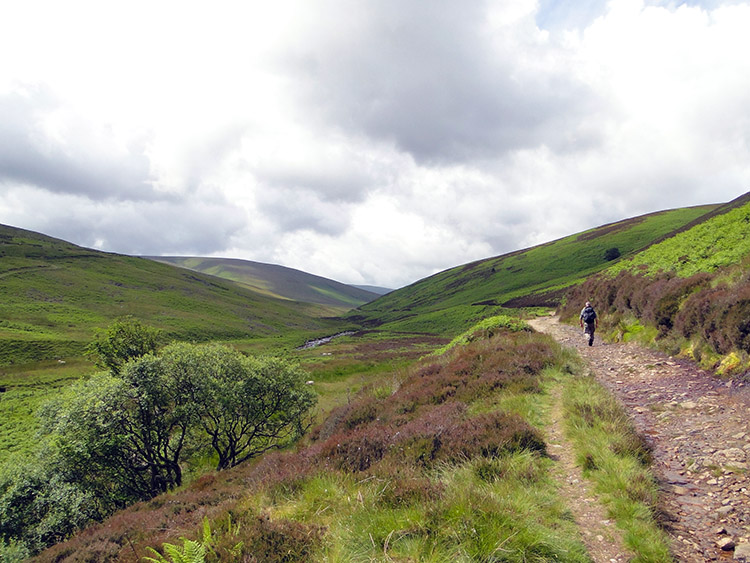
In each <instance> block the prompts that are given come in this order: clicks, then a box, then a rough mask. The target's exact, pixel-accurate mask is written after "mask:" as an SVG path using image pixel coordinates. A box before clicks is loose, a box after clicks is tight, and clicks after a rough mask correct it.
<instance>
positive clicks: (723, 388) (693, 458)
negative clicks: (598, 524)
mask: <svg viewBox="0 0 750 563" xmlns="http://www.w3.org/2000/svg"><path fill="white" fill-rule="evenodd" d="M532 324H533V325H534V327H535V328H536V329H537V330H540V331H542V332H546V333H548V334H550V335H551V336H553V337H554V338H555V339H556V340H558V341H559V342H561V343H562V344H564V345H568V346H573V347H575V348H577V349H578V351H579V353H580V354H581V356H583V358H584V359H585V360H586V361H587V363H588V365H589V367H590V369H591V371H592V372H593V373H594V375H595V376H596V378H597V379H598V380H599V381H600V382H601V383H602V384H603V385H604V386H605V387H607V388H608V389H609V390H610V391H611V392H612V393H613V394H614V395H615V396H616V397H618V399H619V400H620V401H621V402H622V404H623V405H624V406H625V407H626V409H627V411H628V413H629V414H630V415H631V417H632V419H633V421H634V423H635V425H636V427H637V428H638V430H639V431H640V432H641V433H642V434H643V435H644V436H646V437H647V439H648V441H649V442H650V443H651V445H652V446H653V456H654V467H653V469H654V472H655V474H656V476H657V478H658V479H659V481H660V483H661V485H662V490H663V499H664V506H663V518H664V522H665V526H666V527H667V529H668V531H669V533H670V536H671V538H672V550H673V552H674V554H675V557H676V558H677V560H678V561H686V562H705V561H715V560H729V561H731V560H738V561H744V560H747V561H750V478H749V477H748V468H750V463H749V462H750V385H748V384H744V383H741V382H737V381H734V382H729V381H724V380H721V379H718V378H716V377H715V376H713V375H711V374H709V373H707V372H705V371H703V370H701V369H699V368H698V367H696V366H695V365H694V364H693V363H692V362H688V361H685V360H678V359H674V358H671V357H669V356H666V355H664V354H661V353H659V352H655V351H653V350H648V349H644V348H642V347H640V346H637V345H635V344H610V343H602V341H601V340H600V339H598V338H597V339H596V341H595V343H594V346H592V347H589V346H588V345H587V342H586V341H585V340H584V338H583V334H582V331H580V330H579V329H578V328H577V327H572V326H568V325H564V324H560V323H559V322H558V321H557V318H556V317H544V318H540V319H537V320H535V321H534V322H533V323H532ZM576 478H577V477H573V479H576ZM605 539H606V538H605ZM605 543H606V542H605ZM612 549H613V550H614V552H619V549H618V547H617V546H616V545H615V546H614V547H613V548H612ZM603 557H605V558H602V559H597V560H601V561H620V560H621V557H622V555H620V554H619V553H618V554H617V555H616V556H609V555H605V556H603ZM606 557H609V558H606Z"/></svg>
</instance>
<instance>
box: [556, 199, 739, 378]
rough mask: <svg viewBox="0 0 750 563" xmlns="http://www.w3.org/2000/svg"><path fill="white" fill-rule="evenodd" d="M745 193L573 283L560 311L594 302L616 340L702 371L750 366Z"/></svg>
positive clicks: (570, 316) (568, 314)
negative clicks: (651, 347)
mask: <svg viewBox="0 0 750 563" xmlns="http://www.w3.org/2000/svg"><path fill="white" fill-rule="evenodd" d="M748 224H750V194H745V195H744V196H742V197H740V198H737V199H735V200H734V201H731V202H729V203H728V204H726V205H723V206H721V207H720V208H718V209H717V210H716V211H715V212H714V213H712V214H711V215H709V216H708V217H707V218H706V219H705V220H704V221H702V222H700V223H697V224H694V225H693V226H691V228H689V229H687V230H682V231H680V232H679V233H677V234H675V235H674V236H673V237H670V238H667V239H665V240H663V241H661V242H659V243H658V244H654V245H653V246H651V247H649V248H647V249H646V250H644V251H643V252H641V253H638V254H637V255H635V256H633V257H632V258H630V259H628V260H624V261H622V262H620V263H619V264H616V265H615V266H613V267H612V268H609V269H607V270H605V271H603V272H601V273H600V274H599V275H596V276H592V277H590V278H589V279H587V280H586V282H585V283H583V284H581V285H579V286H577V287H575V288H573V289H572V290H571V291H570V293H569V294H568V296H567V297H568V298H567V303H566V304H565V305H564V306H563V307H561V308H560V314H561V317H562V318H563V319H565V320H575V319H577V317H578V311H579V310H580V303H581V302H582V301H585V300H590V301H592V302H594V304H595V305H596V306H597V309H598V310H599V312H600V318H601V322H600V328H601V330H602V331H603V332H605V333H609V334H610V336H611V337H612V338H613V339H625V340H627V339H629V338H633V337H635V338H638V339H640V340H642V341H643V342H646V343H648V344H656V345H658V346H659V347H660V348H662V349H664V350H665V351H668V352H669V353H670V354H681V355H683V356H686V357H689V358H691V359H693V360H695V361H697V362H699V363H700V365H701V367H703V368H705V369H712V370H717V371H718V372H720V373H722V374H725V375H737V374H742V373H743V372H745V371H747V370H748V369H750V324H748V320H747V319H748V318H750V274H748V268H747V265H748V263H749V262H750V232H748Z"/></svg>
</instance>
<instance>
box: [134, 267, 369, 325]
mask: <svg viewBox="0 0 750 563" xmlns="http://www.w3.org/2000/svg"><path fill="white" fill-rule="evenodd" d="M146 258H149V259H150V260H156V261H158V262H164V263H167V264H172V265H174V266H180V267H182V268H188V269H190V270H195V271H196V272H201V273H204V274H210V275H212V276H216V277H219V278H224V279H227V280H232V281H234V282H236V283H238V284H240V285H242V286H244V287H246V288H248V289H250V290H252V291H256V292H258V293H260V294H262V295H267V296H269V297H276V298H278V299H290V300H292V301H303V302H305V303H316V304H319V305H325V306H328V307H330V308H331V314H334V313H338V314H341V313H343V312H346V311H348V310H349V309H353V308H354V307H357V306H359V305H362V304H364V303H368V302H369V301H372V300H374V299H376V298H377V297H378V294H377V293H375V292H373V291H368V290H366V289H361V288H357V287H354V286H351V285H346V284H343V283H339V282H337V281H333V280H330V279H326V278H323V277H320V276H316V275H313V274H308V273H306V272H302V271H300V270H295V269H294V268H287V267H285V266H278V265H274V264H263V263H262V262H252V261H250V260H238V259H233V258H198V257H181V256H147V257H146Z"/></svg>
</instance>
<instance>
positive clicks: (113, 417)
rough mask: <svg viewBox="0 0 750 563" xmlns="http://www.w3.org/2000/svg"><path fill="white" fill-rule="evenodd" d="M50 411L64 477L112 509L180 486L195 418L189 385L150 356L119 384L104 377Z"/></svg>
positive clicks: (122, 375) (129, 365)
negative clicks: (183, 457)
mask: <svg viewBox="0 0 750 563" xmlns="http://www.w3.org/2000/svg"><path fill="white" fill-rule="evenodd" d="M71 391H72V393H71V396H70V397H69V398H68V399H67V400H63V401H61V402H59V403H58V405H57V406H52V407H47V409H46V418H47V420H48V421H49V422H48V424H47V426H48V427H49V428H50V430H51V431H52V432H53V434H54V436H53V443H54V446H55V453H56V455H57V457H58V460H59V462H58V464H59V466H60V471H61V472H64V473H65V474H66V475H67V476H68V479H70V480H71V481H72V482H77V483H84V484H85V486H86V487H87V488H88V489H91V490H93V491H95V492H97V493H98V494H100V495H101V497H102V499H103V501H104V502H105V503H106V504H107V505H108V508H109V509H113V508H119V507H121V506H125V505H127V504H129V503H131V502H133V501H135V500H142V499H148V498H151V497H153V496H155V495H157V494H160V493H163V492H165V491H167V490H169V489H172V488H174V487H176V486H179V485H181V484H182V469H181V466H180V462H181V461H182V454H183V449H184V446H185V444H186V440H187V438H188V435H189V433H190V431H191V428H192V427H193V426H194V425H195V423H196V421H197V419H196V411H195V408H194V404H193V402H192V397H191V393H190V392H189V390H187V389H186V388H185V386H184V382H183V381H178V380H175V379H174V378H173V377H172V373H171V372H170V371H169V370H168V369H167V366H166V365H165V361H164V360H163V359H162V358H160V357H157V356H154V355H153V354H147V355H145V356H143V357H141V358H138V359H136V360H132V361H130V362H129V363H127V364H126V365H125V366H124V367H123V368H122V370H121V373H120V375H119V376H112V375H109V374H106V375H105V374H99V375H96V376H93V377H92V378H90V379H88V380H86V381H84V382H81V383H80V384H77V385H75V386H73V387H72V389H71Z"/></svg>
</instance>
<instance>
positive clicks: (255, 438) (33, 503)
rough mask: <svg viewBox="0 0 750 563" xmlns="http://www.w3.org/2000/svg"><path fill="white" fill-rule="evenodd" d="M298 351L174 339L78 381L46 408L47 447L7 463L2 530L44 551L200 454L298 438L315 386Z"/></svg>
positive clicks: (239, 458) (156, 489) (237, 454)
mask: <svg viewBox="0 0 750 563" xmlns="http://www.w3.org/2000/svg"><path fill="white" fill-rule="evenodd" d="M305 380H306V377H305V374H304V373H303V372H302V371H301V370H300V369H299V368H298V367H297V366H296V365H294V364H292V363H290V362H289V361H286V360H282V359H278V358H251V357H247V356H244V355H242V354H241V353H239V352H237V351H236V350H234V349H232V348H229V347H226V346H221V345H216V344H210V345H193V344H185V343H177V344H172V345H170V346H167V347H166V348H164V349H163V350H162V351H161V353H159V354H158V355H157V354H153V353H147V354H145V355H143V356H141V357H137V358H134V359H131V360H130V361H128V362H127V363H125V364H123V365H122V367H121V368H120V369H119V370H118V374H117V375H113V374H111V373H108V374H105V373H102V374H98V375H95V376H92V377H90V378H88V379H86V380H82V381H80V382H79V383H77V384H74V385H72V386H71V387H70V388H69V390H68V392H66V393H63V394H61V395H60V396H59V397H58V398H57V399H56V400H55V401H53V402H50V403H49V404H47V405H46V407H45V408H44V409H43V410H42V411H41V417H42V419H43V432H44V440H43V446H44V447H43V449H42V450H40V451H39V453H38V454H37V456H36V459H33V460H31V461H29V462H26V463H25V464H21V465H19V466H16V465H14V464H6V465H5V466H4V469H3V471H2V472H0V538H2V539H4V540H18V541H22V542H24V543H25V544H26V545H27V546H28V547H29V548H30V549H32V550H34V551H36V550H38V549H40V548H42V547H45V546H47V545H51V544H53V543H55V542H57V541H60V540H62V539H64V538H65V537H66V536H67V535H68V534H70V533H71V532H72V531H74V530H75V529H76V528H78V527H80V526H82V525H83V524H85V523H86V522H88V521H90V520H97V519H100V518H103V517H104V516H106V515H108V514H110V513H111V512H112V511H114V510H116V509H120V508H123V507H125V506H128V505H130V504H132V503H133V502H135V501H139V500H147V499H150V498H153V497H155V496H157V495H160V494H162V493H165V492H167V491H170V490H172V489H175V488H176V487H179V486H181V485H182V484H183V468H184V466H185V464H186V463H187V462H189V461H190V460H191V459H200V458H206V457H208V458H213V459H214V460H215V463H216V468H217V469H219V470H221V469H226V468H228V467H233V466H236V465H238V464H240V463H242V462H243V461H246V460H248V459H250V458H252V457H255V456H258V455H260V454H262V453H264V452H266V451H268V450H270V449H278V448H283V447H286V446H288V445H289V444H291V443H293V442H294V441H295V440H297V439H298V438H299V437H300V436H301V435H302V434H303V433H304V432H305V430H306V429H307V428H308V427H309V426H310V424H311V422H312V418H311V409H312V407H313V406H314V405H315V400H316V398H315V395H314V393H313V392H312V390H310V389H309V388H308V386H306V385H305Z"/></svg>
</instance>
